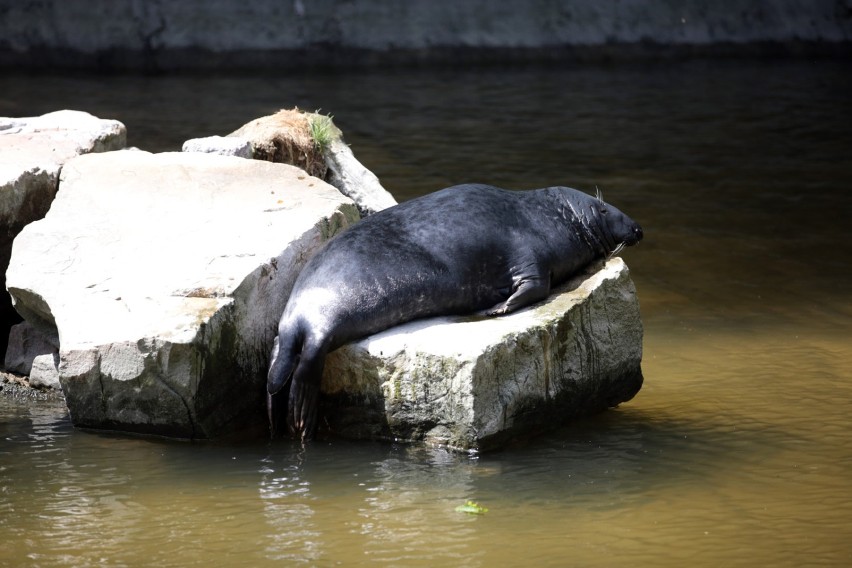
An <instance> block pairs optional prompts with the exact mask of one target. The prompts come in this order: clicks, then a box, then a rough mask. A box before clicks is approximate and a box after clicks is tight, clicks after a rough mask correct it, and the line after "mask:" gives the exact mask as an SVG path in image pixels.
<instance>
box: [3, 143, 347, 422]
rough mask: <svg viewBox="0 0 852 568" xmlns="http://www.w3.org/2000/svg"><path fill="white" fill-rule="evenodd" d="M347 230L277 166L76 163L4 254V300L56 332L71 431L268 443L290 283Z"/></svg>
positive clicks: (335, 205) (335, 198)
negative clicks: (271, 383) (269, 384)
mask: <svg viewBox="0 0 852 568" xmlns="http://www.w3.org/2000/svg"><path fill="white" fill-rule="evenodd" d="M357 218H358V213H357V210H356V208H355V206H354V205H353V204H352V202H351V201H350V200H348V199H347V198H345V197H343V196H342V195H340V193H339V192H338V191H337V190H335V189H334V188H333V187H331V186H329V185H327V184H326V183H324V182H322V181H321V180H318V179H316V178H312V177H309V176H306V175H305V174H304V172H302V171H301V170H298V169H296V168H294V167H292V166H288V165H284V164H273V163H266V162H260V161H256V160H244V159H241V158H235V157H227V156H217V155H211V154H200V153H166V154H150V153H147V152H142V151H137V152H114V153H109V154H97V155H94V154H93V155H87V156H81V157H78V158H76V159H74V160H72V161H70V162H69V163H67V164H66V166H65V167H64V168H63V171H62V180H61V185H60V191H59V193H58V195H57V197H56V199H55V201H54V203H53V206H52V208H51V209H50V212H49V213H48V214H47V216H46V217H45V218H44V219H43V220H41V221H37V222H35V223H32V224H31V225H29V226H27V227H26V228H25V229H24V230H23V231H22V232H21V234H20V235H19V236H18V237H17V239H16V240H15V244H14V250H13V253H12V259H11V264H10V267H9V272H8V287H9V292H10V293H11V294H12V297H13V299H14V301H15V307H16V309H17V310H18V311H19V312H20V313H21V314H22V315H23V316H24V317H25V318H26V319H27V321H29V322H30V323H31V324H32V325H34V326H36V327H40V328H42V329H44V330H46V331H47V332H48V333H49V332H51V331H57V330H58V336H59V342H60V361H59V367H58V375H59V381H60V382H61V384H62V389H63V391H64V394H65V398H66V401H67V404H68V408H69V411H70V414H71V418H72V420H73V422H74V424H75V425H77V426H84V427H92V428H107V429H114V430H121V431H128V432H138V433H147V434H156V435H164V436H169V437H179V438H217V437H223V436H230V435H240V434H250V433H254V434H256V433H257V431H258V430H261V431H265V430H266V428H267V425H266V414H265V384H266V367H267V364H268V357H269V350H270V346H271V345H272V338H273V334H274V333H275V329H276V325H277V322H278V318H279V316H280V314H281V312H282V310H283V308H284V304H285V301H286V299H287V296H288V295H289V291H290V289H291V287H292V285H293V282H294V280H295V278H296V275H297V274H298V271H299V269H300V268H301V265H302V264H303V263H304V262H305V261H306V259H307V258H308V257H309V256H310V255H311V254H312V253H313V251H314V250H315V249H316V248H317V247H318V246H320V245H321V244H322V242H324V241H325V240H327V239H328V238H330V237H331V236H332V235H333V234H335V233H336V232H337V231H339V230H341V229H342V228H344V227H346V226H347V225H349V224H350V223H352V222H354V221H356V220H357ZM42 363H45V365H44V366H45V370H46V371H47V372H49V369H48V368H47V367H49V363H50V362H49V361H40V362H39V364H40V365H41V364H42Z"/></svg>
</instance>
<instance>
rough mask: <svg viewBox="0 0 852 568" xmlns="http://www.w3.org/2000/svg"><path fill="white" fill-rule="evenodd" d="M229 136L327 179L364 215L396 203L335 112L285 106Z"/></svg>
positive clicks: (264, 156) (258, 153)
mask: <svg viewBox="0 0 852 568" xmlns="http://www.w3.org/2000/svg"><path fill="white" fill-rule="evenodd" d="M228 137H236V138H239V139H245V140H248V141H249V142H251V146H252V152H253V157H254V159H256V160H266V161H270V162H282V163H285V164H293V165H294V166H297V167H299V168H301V169H303V170H305V171H306V172H307V173H308V174H310V175H312V176H316V177H318V178H321V179H324V180H325V181H327V182H328V183H330V184H331V185H333V186H334V187H336V188H337V189H338V190H339V191H340V192H341V193H342V194H343V195H345V196H347V197H349V198H350V199H352V200H353V201H354V202H355V204H356V205H357V206H358V210H359V212H360V213H361V215H362V216H364V217H366V216H367V215H372V214H373V213H376V212H377V211H381V210H382V209H385V208H387V207H390V206H392V205H396V199H394V197H393V196H392V195H391V194H390V192H388V191H387V190H386V189H385V188H384V187H382V184H381V183H380V182H379V178H377V177H376V175H375V174H374V173H373V172H371V171H370V170H368V169H367V168H366V167H365V166H364V165H363V164H362V163H361V162H359V161H358V159H357V158H355V155H354V154H353V153H352V150H351V149H350V148H349V146H348V145H347V144H346V143H345V142H344V141H343V133H342V132H341V131H340V129H339V128H337V126H335V125H334V121H333V120H332V119H331V117H330V116H325V115H321V114H317V113H311V112H302V111H300V110H299V109H293V110H281V111H279V112H277V113H275V114H273V115H270V116H263V117H260V118H257V119H255V120H252V121H251V122H249V123H247V124H244V125H243V126H241V127H240V128H239V129H237V130H235V131H234V132H232V133H231V134H229V135H228Z"/></svg>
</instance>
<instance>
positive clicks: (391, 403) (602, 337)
mask: <svg viewBox="0 0 852 568" xmlns="http://www.w3.org/2000/svg"><path fill="white" fill-rule="evenodd" d="M641 359H642V321H641V319H640V315H639V303H638V301H637V298H636V290H635V287H634V285H633V282H632V280H631V279H630V275H629V271H628V269H627V266H626V265H625V264H624V262H623V261H622V260H621V259H620V258H613V259H611V260H609V261H608V262H607V263H606V264H605V265H603V266H602V267H601V266H596V267H594V268H593V269H590V271H588V272H587V273H584V274H582V275H580V276H578V277H575V278H574V279H573V280H572V281H570V282H568V283H566V284H565V285H564V286H562V287H561V288H560V289H559V290H557V291H556V292H555V293H554V294H552V295H551V296H550V297H549V298H548V299H547V300H545V301H544V302H542V303H540V304H536V305H535V306H532V307H530V308H527V309H524V310H521V311H519V312H516V313H513V314H510V315H507V316H503V317H497V318H486V317H479V316H473V317H446V318H434V319H428V320H421V321H416V322H412V323H409V324H406V325H402V326H399V327H395V328H393V329H390V330H387V331H385V332H382V333H379V334H376V335H374V336H371V337H368V338H366V339H363V340H361V341H359V342H357V343H353V344H350V345H347V346H344V347H342V348H340V349H338V350H337V351H335V352H333V353H331V354H329V356H328V357H327V359H326V365H325V373H324V376H323V383H322V393H323V397H322V400H323V402H322V408H321V413H322V414H323V415H324V416H322V417H321V419H320V423H323V422H325V423H326V424H327V425H328V428H329V429H330V430H331V431H332V432H336V433H338V434H341V435H344V436H349V437H355V438H380V439H394V440H405V441H425V442H427V443H430V444H435V445H441V446H448V447H452V448H455V449H460V450H487V449H491V448H494V447H497V446H499V445H501V444H503V443H505V441H507V440H509V439H511V438H514V437H517V436H522V435H528V434H530V433H534V432H538V431H542V430H546V429H549V428H554V427H557V426H559V425H561V424H563V423H564V422H565V421H566V420H568V419H570V418H572V417H576V416H580V415H586V414H590V413H594V412H597V411H601V410H603V409H606V408H608V407H612V406H616V405H618V404H619V403H621V402H625V401H627V400H630V399H631V398H632V397H633V396H634V395H635V394H636V393H637V392H638V391H639V389H640V388H641V385H642V371H641Z"/></svg>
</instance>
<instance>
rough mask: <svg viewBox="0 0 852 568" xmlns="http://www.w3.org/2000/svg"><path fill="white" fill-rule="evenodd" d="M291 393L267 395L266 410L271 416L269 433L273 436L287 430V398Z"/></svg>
mask: <svg viewBox="0 0 852 568" xmlns="http://www.w3.org/2000/svg"><path fill="white" fill-rule="evenodd" d="M288 396H289V393H287V392H279V393H278V394H267V395H266V412H267V415H268V417H269V434H270V436H271V437H272V438H276V437H278V436H279V435H281V433H282V432H287V399H288Z"/></svg>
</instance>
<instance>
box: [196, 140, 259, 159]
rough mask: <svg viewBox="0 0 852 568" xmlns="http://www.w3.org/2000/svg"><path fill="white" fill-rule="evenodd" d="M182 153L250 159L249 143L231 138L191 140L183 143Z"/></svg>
mask: <svg viewBox="0 0 852 568" xmlns="http://www.w3.org/2000/svg"><path fill="white" fill-rule="evenodd" d="M181 150H182V151H183V152H204V153H206V154H219V155H221V156H237V157H238V158H251V157H252V151H251V143H250V142H249V141H248V140H243V139H242V138H237V137H231V136H206V137H204V138H192V139H190V140H187V141H186V142H184V143H183V147H182V148H181Z"/></svg>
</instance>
